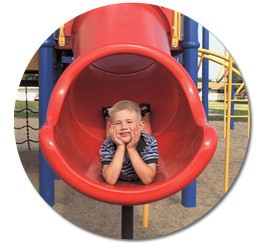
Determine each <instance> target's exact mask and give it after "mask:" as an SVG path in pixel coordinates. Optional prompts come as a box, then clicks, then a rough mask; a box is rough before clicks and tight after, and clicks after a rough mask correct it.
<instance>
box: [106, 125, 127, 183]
mask: <svg viewBox="0 0 263 250" xmlns="http://www.w3.org/2000/svg"><path fill="white" fill-rule="evenodd" d="M110 136H111V139H112V141H113V142H114V143H115V144H116V145H117V149H116V152H115V154H114V157H113V159H112V161H111V163H110V164H109V165H104V166H103V168H102V176H103V178H104V180H105V181H106V182H107V183H108V184H110V185H115V184H116V182H117V180H118V178H119V176H120V173H121V169H122V164H123V158H124V154H125V144H124V143H123V142H122V141H121V140H120V138H118V136H117V134H116V128H115V126H114V125H112V126H111V128H110Z"/></svg>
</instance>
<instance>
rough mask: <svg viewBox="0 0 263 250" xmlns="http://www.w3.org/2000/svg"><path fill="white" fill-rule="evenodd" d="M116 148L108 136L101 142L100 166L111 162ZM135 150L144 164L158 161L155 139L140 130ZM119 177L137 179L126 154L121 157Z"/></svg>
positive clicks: (126, 179) (127, 179)
mask: <svg viewBox="0 0 263 250" xmlns="http://www.w3.org/2000/svg"><path fill="white" fill-rule="evenodd" d="M116 149H117V147H116V145H115V144H114V143H113V141H112V140H111V137H108V138H107V139H106V140H105V141H104V142H103V144H102V146H101V157H100V160H101V164H102V166H104V165H109V164H110V163H111V161H112V160H113V157H114V154H115V152H116ZM137 151H138V153H139V154H140V156H141V158H142V160H143V161H144V162H145V163H146V164H150V163H156V164H157V163H158V159H159V153H158V145H157V140H156V139H155V138H154V137H153V136H151V135H149V134H147V133H145V132H143V131H142V133H141V137H140V140H139V142H138V145H137ZM119 179H120V180H125V181H133V180H138V179H139V178H138V176H137V174H136V172H135V170H134V168H133V166H132V164H131V161H130V159H129V157H128V155H127V154H125V155H124V158H123V165H122V170H121V173H120V176H119Z"/></svg>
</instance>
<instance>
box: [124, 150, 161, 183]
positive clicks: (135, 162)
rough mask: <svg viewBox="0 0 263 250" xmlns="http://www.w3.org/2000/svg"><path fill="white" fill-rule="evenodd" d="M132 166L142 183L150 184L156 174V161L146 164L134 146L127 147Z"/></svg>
mask: <svg viewBox="0 0 263 250" xmlns="http://www.w3.org/2000/svg"><path fill="white" fill-rule="evenodd" d="M127 151H128V154H129V158H130V160H131V163H132V166H133V168H134V170H135V172H136V174H137V175H138V177H139V178H140V180H141V181H142V183H143V184H145V185H147V184H151V183H152V181H153V179H154V177H155V175H156V163H150V164H146V163H145V162H144V161H143V160H142V158H141V156H140V155H139V153H138V151H137V150H136V148H127Z"/></svg>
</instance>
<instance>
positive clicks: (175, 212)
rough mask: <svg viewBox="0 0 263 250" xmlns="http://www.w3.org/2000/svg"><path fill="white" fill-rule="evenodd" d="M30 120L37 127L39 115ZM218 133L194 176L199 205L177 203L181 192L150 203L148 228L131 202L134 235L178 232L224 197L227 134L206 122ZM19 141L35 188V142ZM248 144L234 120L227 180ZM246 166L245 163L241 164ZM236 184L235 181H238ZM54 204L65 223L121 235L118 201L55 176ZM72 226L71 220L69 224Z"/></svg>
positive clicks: (33, 134) (20, 134)
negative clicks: (99, 198)
mask: <svg viewBox="0 0 263 250" xmlns="http://www.w3.org/2000/svg"><path fill="white" fill-rule="evenodd" d="M29 124H30V125H31V126H32V127H38V119H37V118H31V119H30V120H29ZM210 124H211V125H212V126H214V127H215V128H216V130H217V132H218V136H219V142H218V147H217V150H216V153H215V156H214V157H213V159H212V161H211V162H210V163H209V165H208V166H207V168H206V169H205V170H204V171H203V173H202V174H201V175H200V176H199V177H198V179H197V206H196V207H195V208H185V207H183V206H182V205H181V192H179V193H177V194H175V195H172V196H170V197H168V198H166V199H163V200H161V201H157V202H153V203H151V204H150V210H149V227H148V228H145V227H143V226H142V212H143V206H135V207H134V239H147V238H153V237H158V236H162V235H166V234H170V233H173V232H175V231H178V230H180V229H182V228H185V227H186V226H188V225H190V224H192V223H193V222H195V221H196V220H198V219H199V218H201V217H202V216H204V215H205V214H207V213H208V212H209V211H210V210H211V209H212V208H213V207H214V206H215V205H216V204H218V202H219V201H220V200H221V199H222V198H223V196H224V169H225V139H224V138H223V122H218V121H214V122H213V121H212V122H210ZM22 125H25V120H24V119H15V126H16V127H19V126H22ZM15 136H16V141H17V142H19V141H23V140H25V139H26V129H21V130H16V131H15ZM37 137H38V131H33V130H30V138H31V139H32V140H37ZM30 145H31V151H29V150H28V148H27V144H22V145H17V148H18V151H19V155H20V158H21V162H22V164H23V167H24V169H25V171H26V173H27V175H28V178H29V180H30V181H31V182H32V184H33V186H34V187H35V189H37V190H38V186H39V171H38V170H39V156H38V153H39V151H38V146H39V145H38V143H31V144H30ZM247 146H248V138H247V123H245V122H237V123H235V130H232V131H231V149H230V152H231V154H230V172H229V185H230V186H231V185H232V184H233V182H234V181H235V179H236V177H237V175H238V173H239V170H240V168H241V167H242V163H243V160H244V157H245V154H246V150H247ZM244 167H245V166H244ZM237 185H238V183H237ZM53 209H54V210H55V211H57V213H59V214H60V215H61V216H63V217H64V218H65V219H67V220H68V221H69V222H71V223H73V224H75V225H77V226H79V227H81V228H83V229H85V230H88V231H90V232H93V233H95V234H99V235H102V236H107V237H112V238H121V206H119V205H111V204H107V203H103V202H99V201H96V200H93V199H90V198H88V197H86V196H83V195H82V194H80V193H78V192H77V191H75V190H74V189H72V188H71V187H69V186H68V185H67V184H65V183H64V182H63V181H62V180H57V181H55V205H54V206H53ZM69 226H70V225H69Z"/></svg>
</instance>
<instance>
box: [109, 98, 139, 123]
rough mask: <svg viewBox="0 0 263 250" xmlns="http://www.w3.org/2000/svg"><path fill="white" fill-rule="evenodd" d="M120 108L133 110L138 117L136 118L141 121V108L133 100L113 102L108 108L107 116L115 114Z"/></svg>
mask: <svg viewBox="0 0 263 250" xmlns="http://www.w3.org/2000/svg"><path fill="white" fill-rule="evenodd" d="M122 110H129V111H134V112H135V113H136V115H137V117H138V120H139V121H141V119H142V116H141V109H140V107H139V105H138V104H137V103H135V102H132V101H128V100H123V101H119V102H117V103H115V104H114V105H113V106H112V107H111V108H110V109H109V117H110V118H111V117H112V116H113V115H114V114H116V113H117V112H119V111H122Z"/></svg>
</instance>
